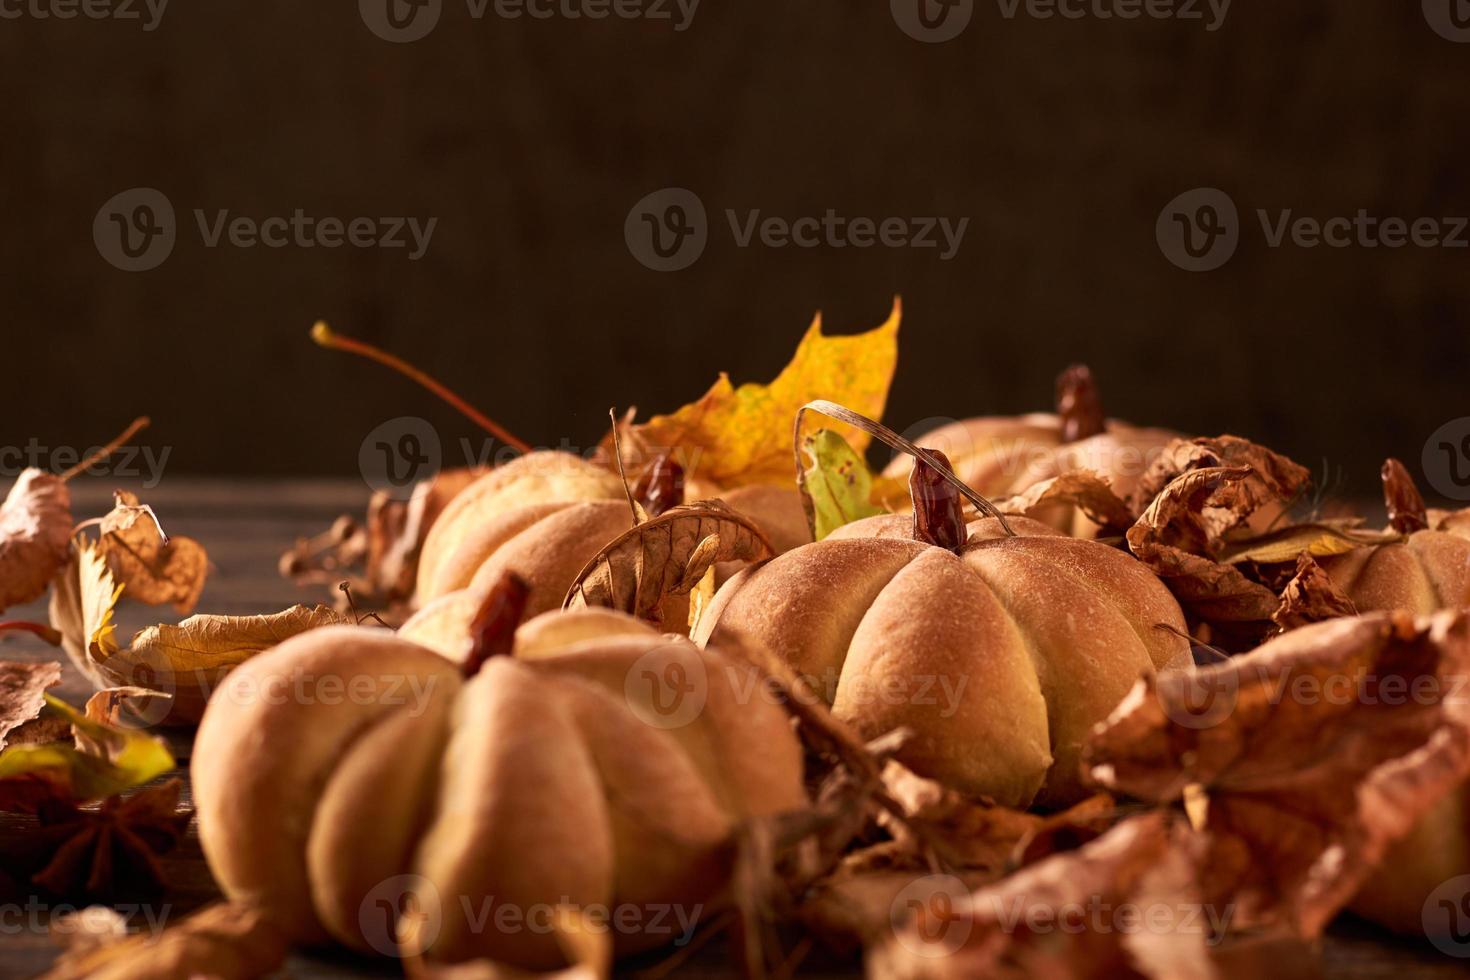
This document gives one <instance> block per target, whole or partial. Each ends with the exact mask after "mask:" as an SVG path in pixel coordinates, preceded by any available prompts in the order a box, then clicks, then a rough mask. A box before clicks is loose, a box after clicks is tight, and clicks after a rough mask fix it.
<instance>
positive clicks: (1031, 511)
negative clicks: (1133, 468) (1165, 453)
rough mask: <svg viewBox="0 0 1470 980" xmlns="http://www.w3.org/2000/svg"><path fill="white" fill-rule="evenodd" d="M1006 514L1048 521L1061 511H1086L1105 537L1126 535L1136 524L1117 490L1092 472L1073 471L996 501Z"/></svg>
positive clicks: (998, 507)
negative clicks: (1051, 514) (1133, 524)
mask: <svg viewBox="0 0 1470 980" xmlns="http://www.w3.org/2000/svg"><path fill="white" fill-rule="evenodd" d="M992 502H993V503H994V504H995V507H996V509H997V510H999V511H1000V512H1001V513H1003V514H1008V515H1013V516H1016V517H1031V518H1034V519H1036V520H1041V521H1044V520H1045V519H1046V517H1047V515H1048V512H1050V511H1052V510H1053V509H1054V508H1057V507H1075V508H1077V509H1078V510H1080V511H1082V513H1083V514H1085V515H1086V516H1087V518H1088V520H1090V521H1092V522H1093V523H1094V524H1097V525H1098V526H1099V527H1101V528H1102V529H1103V533H1104V534H1122V533H1123V532H1124V531H1126V530H1127V529H1128V527H1129V526H1130V525H1131V524H1132V523H1133V521H1134V517H1135V515H1134V513H1133V511H1132V510H1130V509H1129V507H1128V505H1127V504H1126V503H1124V502H1123V501H1122V500H1120V499H1119V498H1118V496H1117V494H1115V493H1113V486H1112V484H1110V483H1109V482H1108V481H1107V480H1106V479H1104V478H1103V476H1102V474H1100V473H1096V472H1094V471H1092V470H1071V471H1069V472H1067V473H1063V474H1062V475H1061V476H1056V477H1052V478H1051V479H1050V480H1042V481H1041V482H1040V483H1037V484H1033V485H1032V486H1031V487H1029V488H1028V489H1027V490H1026V491H1025V492H1023V493H1018V494H1016V495H1015V496H1012V497H1003V498H1001V499H1000V500H996V501H992Z"/></svg>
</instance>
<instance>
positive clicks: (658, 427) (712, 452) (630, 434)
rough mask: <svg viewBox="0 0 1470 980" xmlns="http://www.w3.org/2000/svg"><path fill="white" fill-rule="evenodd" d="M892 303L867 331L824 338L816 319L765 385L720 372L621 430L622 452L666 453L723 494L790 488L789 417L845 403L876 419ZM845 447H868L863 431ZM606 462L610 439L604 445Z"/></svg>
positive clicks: (896, 309)
mask: <svg viewBox="0 0 1470 980" xmlns="http://www.w3.org/2000/svg"><path fill="white" fill-rule="evenodd" d="M901 314H902V308H901V306H900V304H899V301H898V300H897V299H895V300H894V302H893V311H892V312H891V313H890V314H889V316H888V320H887V321H886V322H885V323H884V324H883V325H882V326H880V327H876V328H874V329H872V330H869V331H868V332H866V333H861V334H856V335H854V336H846V337H829V336H826V335H825V334H823V333H822V318H821V316H820V315H819V316H817V318H816V319H815V320H814V321H813V322H812V325H811V327H810V329H808V330H807V332H806V336H804V337H802V339H801V343H800V345H798V346H797V348H796V353H795V354H794V355H793V356H792V358H791V363H789V364H788V365H786V367H785V369H783V370H782V371H781V373H780V374H779V375H778V376H777V377H776V379H775V380H774V381H772V382H771V383H770V384H765V385H762V384H743V385H741V386H740V387H738V388H736V387H735V386H734V385H732V384H730V379H729V378H728V377H727V376H726V375H724V374H721V375H720V377H719V380H717V381H716V382H715V383H714V385H713V387H711V388H710V389H709V391H707V392H705V393H704V395H703V397H701V398H700V399H699V400H698V401H695V402H692V403H690V404H688V405H685V406H684V407H683V408H681V409H679V410H678V411H677V412H674V413H673V414H672V415H657V416H654V417H653V418H651V419H649V420H648V421H647V422H644V423H641V424H637V425H629V426H627V427H625V429H624V435H623V449H624V451H625V452H627V453H628V454H629V459H630V460H632V461H641V460H643V459H647V458H649V457H650V456H652V455H653V454H656V453H658V452H660V451H672V452H673V453H674V455H675V457H676V458H677V459H678V460H679V461H680V462H681V463H682V464H683V466H684V468H685V470H686V471H687V472H688V473H689V474H690V475H691V476H692V475H695V474H698V476H699V478H700V479H701V480H704V481H707V482H709V483H711V484H713V485H715V486H717V487H722V488H725V489H730V488H733V487H737V486H743V485H745V484H749V483H774V484H779V485H785V484H789V481H790V480H791V449H790V447H791V443H790V441H789V436H790V432H791V419H792V417H793V416H794V415H795V414H796V411H797V409H799V408H801V406H803V405H805V404H806V403H807V402H809V401H811V400H812V399H814V398H826V399H830V400H832V401H836V402H840V403H842V404H843V405H847V406H849V407H851V408H852V409H854V410H855V411H858V412H861V413H862V414H864V415H867V416H869V417H870V418H879V417H881V416H882V414H883V407H884V405H885V404H886V403H887V401H888V387H889V385H890V384H891V383H892V381H893V371H894V368H895V367H896V366H897V364H898V325H899V321H900V319H901ZM849 442H850V443H851V445H852V446H853V448H854V449H856V450H857V451H858V452H862V451H863V449H865V448H866V447H867V445H868V436H867V434H866V433H863V432H859V431H853V432H852V433H851V435H850V437H849ZM603 450H604V455H607V456H608V458H609V459H611V458H612V457H611V439H610V437H609V439H607V440H604V442H603Z"/></svg>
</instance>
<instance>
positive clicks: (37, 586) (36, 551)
mask: <svg viewBox="0 0 1470 980" xmlns="http://www.w3.org/2000/svg"><path fill="white" fill-rule="evenodd" d="M71 525H72V520H71V491H70V490H68V489H67V486H66V481H65V480H63V479H62V478H61V477H59V476H52V475H51V474H50V473H46V472H43V471H41V470H37V469H28V470H24V471H22V473H21V474H20V478H19V479H17V480H16V481H15V485H14V486H12V487H11V488H10V493H9V494H7V495H6V497H5V502H4V503H3V504H0V612H3V611H4V610H6V609H8V608H10V607H11V606H18V605H21V604H22V603H26V602H30V601H31V600H33V599H37V598H39V597H40V596H41V595H43V594H44V593H45V591H46V586H47V585H48V584H49V583H50V582H51V579H52V578H54V577H55V576H56V572H57V570H58V569H60V568H61V566H62V564H63V563H64V562H65V561H66V552H67V547H68V545H69V543H70V540H71Z"/></svg>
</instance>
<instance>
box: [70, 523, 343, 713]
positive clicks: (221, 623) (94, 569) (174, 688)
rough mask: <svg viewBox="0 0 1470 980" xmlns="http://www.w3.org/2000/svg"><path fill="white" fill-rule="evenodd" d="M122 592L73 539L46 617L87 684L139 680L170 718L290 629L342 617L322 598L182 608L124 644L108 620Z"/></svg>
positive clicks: (91, 551) (92, 550)
mask: <svg viewBox="0 0 1470 980" xmlns="http://www.w3.org/2000/svg"><path fill="white" fill-rule="evenodd" d="M122 594H123V587H122V586H121V585H118V584H116V582H115V580H114V579H113V575H112V571H111V570H110V569H109V568H108V566H107V562H106V561H105V560H104V559H103V557H102V555H101V552H100V549H99V548H98V547H97V546H95V545H93V544H91V543H89V542H86V541H81V540H79V541H77V543H76V548H75V553H74V555H73V557H72V561H71V563H70V564H69V565H68V566H67V568H66V570H65V571H64V572H63V573H62V575H61V576H60V577H59V578H58V579H57V581H56V587H55V588H54V589H53V590H52V594H51V625H52V626H54V627H55V628H56V629H57V630H58V631H59V632H60V633H61V638H62V648H63V649H64V650H66V652H67V655H68V656H69V657H70V658H71V660H72V663H73V664H75V665H76V667H77V669H79V670H80V671H81V672H82V673H83V674H85V675H86V676H87V678H88V679H89V680H90V681H91V682H92V684H93V685H94V686H95V687H97V688H99V689H105V688H114V687H141V688H146V689H147V690H149V691H152V692H156V694H159V695H165V696H169V697H172V698H173V701H172V702H171V703H170V704H169V705H168V711H167V717H168V718H169V720H170V721H175V722H196V721H198V720H199V718H200V717H201V716H202V715H203V713H204V705H205V703H206V702H207V701H208V700H209V695H210V693H211V692H212V691H213V690H214V688H215V687H216V686H217V685H218V684H219V682H220V680H221V679H222V678H223V677H224V675H225V674H226V673H227V672H229V671H230V670H231V669H232V668H234V667H235V666H237V665H239V664H241V663H243V662H244V661H246V660H248V659H249V658H251V657H253V656H255V655H256V654H258V653H261V652H263V651H265V650H268V649H270V648H271V647H273V646H275V645H276V644H278V643H280V642H282V641H283V640H286V639H289V638H290V637H292V636H295V635H296V634H298V633H304V632H306V631H307V630H310V629H315V628H316V627H318V626H329V625H333V624H336V623H345V622H347V621H348V620H347V619H346V617H344V616H342V615H341V614H340V613H337V612H334V611H333V610H331V609H329V608H328V607H326V606H316V607H307V606H300V605H297V606H292V607H291V608H289V609H286V610H283V611H281V612H278V613H273V614H271V615H267V616H209V615H200V616H190V617H189V618H188V619H186V620H184V621H183V622H182V623H179V624H178V625H177V626H172V625H167V624H164V625H159V626H150V627H148V628H147V629H144V630H142V631H140V632H138V633H137V634H136V635H134V636H133V639H132V643H131V645H130V646H129V647H128V648H126V649H124V648H122V647H120V646H119V644H118V642H117V636H116V627H115V625H114V624H113V622H112V614H113V609H114V607H115V605H116V603H117V600H118V597H119V596H120V595H122ZM151 714H153V712H150V715H151Z"/></svg>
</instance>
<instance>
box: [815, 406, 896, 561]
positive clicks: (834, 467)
mask: <svg viewBox="0 0 1470 980" xmlns="http://www.w3.org/2000/svg"><path fill="white" fill-rule="evenodd" d="M801 455H802V461H803V465H802V472H801V487H802V489H803V491H804V492H805V493H806V496H807V499H808V500H809V501H810V509H809V511H808V515H809V517H810V518H811V521H812V537H813V538H815V539H816V540H818V541H820V540H822V539H823V538H825V537H826V536H827V535H829V534H831V533H832V532H833V531H835V530H837V529H838V528H839V527H842V525H844V524H851V523H852V522H853V521H856V520H861V519H862V518H864V517H873V516H876V515H878V514H883V513H886V511H884V510H883V508H881V507H875V506H873V504H872V493H873V474H872V472H871V471H870V470H869V469H868V464H867V463H865V462H864V461H863V458H862V457H861V456H859V455H858V454H857V451H856V450H855V449H853V448H852V446H850V445H848V444H847V440H846V439H843V438H842V436H840V435H838V434H837V433H836V432H833V431H832V430H831V429H818V430H817V431H816V432H813V433H812V434H811V435H809V436H806V437H805V438H804V439H802V441H801Z"/></svg>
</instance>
